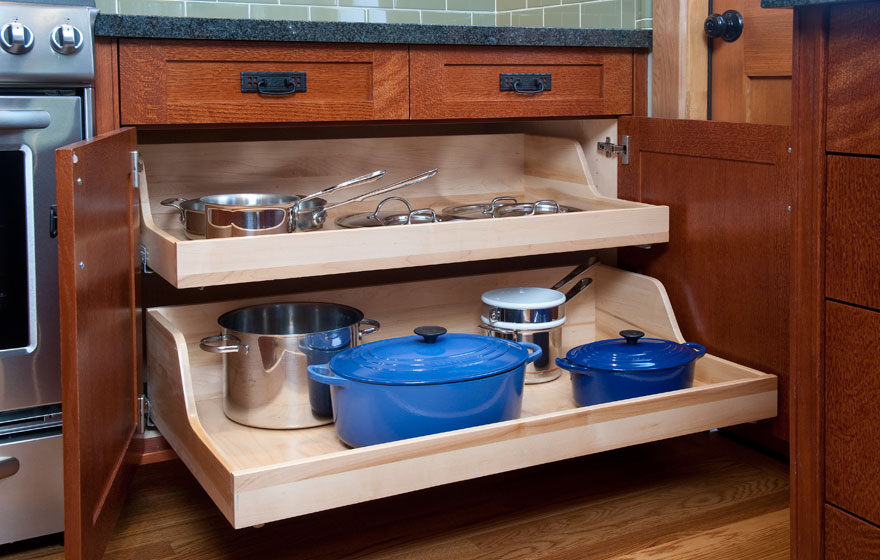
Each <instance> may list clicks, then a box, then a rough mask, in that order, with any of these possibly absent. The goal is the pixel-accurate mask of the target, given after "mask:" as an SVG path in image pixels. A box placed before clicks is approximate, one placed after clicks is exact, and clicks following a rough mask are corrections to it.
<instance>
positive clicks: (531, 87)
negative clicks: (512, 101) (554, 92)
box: [501, 73, 551, 93]
mask: <svg viewBox="0 0 880 560" xmlns="http://www.w3.org/2000/svg"><path fill="white" fill-rule="evenodd" d="M550 78H551V74H510V73H508V74H501V91H514V92H516V93H541V92H543V91H550V89H551V80H550Z"/></svg>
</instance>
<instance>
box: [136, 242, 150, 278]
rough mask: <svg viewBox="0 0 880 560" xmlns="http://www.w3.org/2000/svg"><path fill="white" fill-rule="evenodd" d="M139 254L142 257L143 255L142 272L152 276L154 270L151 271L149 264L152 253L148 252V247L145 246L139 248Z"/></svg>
mask: <svg viewBox="0 0 880 560" xmlns="http://www.w3.org/2000/svg"><path fill="white" fill-rule="evenodd" d="M138 253H140V255H141V272H143V273H144V274H152V273H153V269H151V268H150V267H149V265H148V264H147V261H148V260H149V258H150V252H149V251H147V248H146V247H144V246H143V245H140V246H139V247H138Z"/></svg>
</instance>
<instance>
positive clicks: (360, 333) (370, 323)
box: [358, 319, 380, 342]
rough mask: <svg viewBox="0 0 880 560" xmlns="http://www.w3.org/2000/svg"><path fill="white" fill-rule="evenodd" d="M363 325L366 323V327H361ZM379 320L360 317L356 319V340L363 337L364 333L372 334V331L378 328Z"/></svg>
mask: <svg viewBox="0 0 880 560" xmlns="http://www.w3.org/2000/svg"><path fill="white" fill-rule="evenodd" d="M364 325H367V327H366V328H361V327H363V326H364ZM379 326H380V325H379V321H376V320H374V319H361V320H360V321H358V342H360V341H361V339H363V338H364V335H367V334H373V333H374V332H376V331H378V330H379Z"/></svg>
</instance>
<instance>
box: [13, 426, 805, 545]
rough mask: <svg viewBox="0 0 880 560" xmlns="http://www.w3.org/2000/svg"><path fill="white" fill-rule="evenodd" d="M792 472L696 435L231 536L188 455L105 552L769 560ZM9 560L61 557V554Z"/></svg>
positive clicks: (151, 476) (155, 476)
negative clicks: (189, 466) (188, 465)
mask: <svg viewBox="0 0 880 560" xmlns="http://www.w3.org/2000/svg"><path fill="white" fill-rule="evenodd" d="M788 492H789V485H788V466H787V465H786V464H785V463H782V462H779V461H777V460H775V459H773V458H770V457H768V456H765V455H762V454H761V453H758V452H757V451H754V450H752V449H749V448H746V447H744V446H742V445H740V444H737V443H735V442H732V441H730V440H728V439H727V438H724V437H722V436H720V435H719V434H708V433H703V434H696V435H693V436H687V437H683V438H675V439H671V440H667V441H662V442H655V443H650V444H646V445H641V446H635V447H630V448H626V449H619V450H616V451H611V452H608V453H600V454H597V455H592V456H588V457H581V458H578V459H572V460H569V461H562V462H559V463H553V464H548V465H542V466H539V467H533V468H530V469H523V470H519V471H514V472H510V473H504V474H500V475H496V476H491V477H486V478H482V479H477V480H471V481H466V482H461V483H458V484H451V485H447V486H442V487H438V488H431V489H428V490H423V491H420V492H412V493H409V494H402V495H399V496H394V497H391V498H386V499H383V500H376V501H373V502H367V503H363V504H358V505H354V506H349V507H344V508H339V509H336V510H331V511H324V512H320V513H315V514H311V515H306V516H303V517H299V518H294V519H289V520H285V521H279V522H276V523H271V524H268V525H266V526H265V527H263V528H260V529H253V528H252V529H241V530H238V531H236V530H234V529H232V528H231V527H230V526H229V524H228V522H227V521H226V520H225V519H224V518H223V517H222V515H221V514H220V512H219V510H217V508H216V507H215V506H214V504H213V503H212V502H211V500H210V498H209V497H208V496H207V494H206V493H205V492H204V491H203V490H202V489H201V487H200V486H199V485H198V483H197V482H196V481H195V479H193V478H192V475H190V474H189V472H188V471H187V470H186V468H185V467H184V466H183V465H182V464H181V463H180V462H177V461H174V462H169V463H158V464H152V465H146V466H143V467H140V468H139V470H138V472H137V474H136V476H135V481H134V488H133V491H132V493H131V494H130V496H129V499H128V503H127V504H126V507H125V509H124V510H123V513H122V516H121V518H120V521H119V525H118V526H117V529H116V533H115V535H114V537H113V539H112V541H111V542H110V544H109V546H108V548H107V554H106V558H111V559H113V560H123V559H128V558H138V559H142V558H150V559H151V560H166V559H192V560H201V559H211V560H225V559H229V560H239V559H252V558H259V559H261V560H263V559H269V560H271V559H274V558H297V559H300V558H301V559H308V560H355V559H356V560H379V559H382V560H404V559H406V560H441V559H442V560H447V559H452V560H489V559H492V560H495V559H499V558H503V559H505V560H515V559H528V560H588V559H590V560H592V559H595V560H625V559H638V560H673V559H674V560H679V559H685V560H690V559H698V558H712V559H713V560H727V559H729V560H758V559H760V560H765V559H767V560H770V559H776V558H787V554H788V517H787V515H788ZM25 552H26V553H27V554H29V556H21V555H20V554H22V551H19V552H18V554H19V555H18V556H16V555H12V556H9V555H4V551H3V547H0V559H2V560H11V559H13V558H14V559H15V560H24V559H25V558H29V559H30V558H40V559H48V558H58V559H60V558H62V556H61V554H60V553H59V550H58V547H55V548H54V549H52V548H51V547H49V548H46V549H42V550H41V549H38V550H32V551H25Z"/></svg>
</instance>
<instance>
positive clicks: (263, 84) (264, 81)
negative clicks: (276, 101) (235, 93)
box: [241, 72, 306, 95]
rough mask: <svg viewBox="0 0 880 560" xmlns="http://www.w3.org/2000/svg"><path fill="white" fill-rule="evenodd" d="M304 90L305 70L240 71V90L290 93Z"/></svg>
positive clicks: (266, 93) (272, 93)
mask: <svg viewBox="0 0 880 560" xmlns="http://www.w3.org/2000/svg"><path fill="white" fill-rule="evenodd" d="M302 91H306V73H305V72H242V73H241V92H242V93H260V94H262V95H290V94H292V93H296V92H302Z"/></svg>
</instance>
